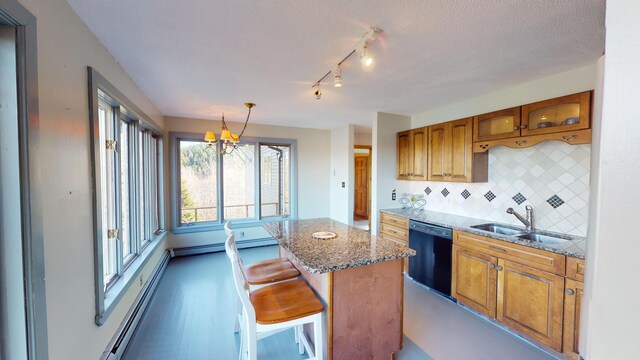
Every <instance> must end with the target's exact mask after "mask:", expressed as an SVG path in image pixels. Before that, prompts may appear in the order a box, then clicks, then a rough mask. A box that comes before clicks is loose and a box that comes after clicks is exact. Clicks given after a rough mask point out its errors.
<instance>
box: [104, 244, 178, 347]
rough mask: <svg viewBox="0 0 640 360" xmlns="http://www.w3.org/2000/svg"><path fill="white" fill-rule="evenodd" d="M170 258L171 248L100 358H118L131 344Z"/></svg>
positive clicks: (165, 253) (163, 256)
mask: <svg viewBox="0 0 640 360" xmlns="http://www.w3.org/2000/svg"><path fill="white" fill-rule="evenodd" d="M169 259H171V255H170V253H169V250H166V251H165V252H164V254H162V258H161V259H160V261H159V262H158V264H157V265H156V267H155V268H154V269H153V273H152V274H151V278H150V279H149V280H148V281H147V283H146V284H145V286H144V288H143V289H142V291H141V292H140V294H138V297H137V298H136V301H135V302H134V303H133V306H131V310H129V312H128V313H127V316H125V318H124V321H123V322H122V325H120V328H119V329H118V331H117V332H116V334H115V336H114V337H113V339H111V342H109V345H108V346H107V348H106V349H105V351H104V353H102V356H101V357H100V360H118V359H120V357H121V356H122V355H123V354H124V351H125V350H126V348H127V345H128V344H129V340H131V336H133V333H134V331H135V330H136V327H137V326H138V323H139V322H140V319H141V318H142V315H143V314H144V310H145V309H146V307H147V305H148V303H149V301H150V300H151V297H152V295H153V292H154V291H155V289H156V286H157V285H158V283H159V282H160V278H161V277H162V273H164V270H165V269H166V268H167V264H168V263H169Z"/></svg>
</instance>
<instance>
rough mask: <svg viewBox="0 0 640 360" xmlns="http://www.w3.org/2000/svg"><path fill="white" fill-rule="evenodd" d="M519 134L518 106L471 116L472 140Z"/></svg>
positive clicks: (505, 137) (508, 136)
mask: <svg viewBox="0 0 640 360" xmlns="http://www.w3.org/2000/svg"><path fill="white" fill-rule="evenodd" d="M518 136H520V107H519V106H518V107H514V108H511V109H504V110H499V111H494V112H490V113H487V114H482V115H477V116H474V117H473V141H489V140H499V139H509V138H513V137H518Z"/></svg>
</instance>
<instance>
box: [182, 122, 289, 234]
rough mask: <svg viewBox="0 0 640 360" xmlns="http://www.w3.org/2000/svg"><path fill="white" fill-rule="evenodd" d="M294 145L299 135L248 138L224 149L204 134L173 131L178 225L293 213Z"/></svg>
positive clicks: (196, 226) (206, 225)
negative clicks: (210, 142)
mask: <svg viewBox="0 0 640 360" xmlns="http://www.w3.org/2000/svg"><path fill="white" fill-rule="evenodd" d="M294 149H295V140H283V139H277V140H276V139H260V138H251V139H245V138H243V139H242V142H241V143H239V144H238V146H237V148H236V149H235V150H234V151H233V152H231V153H230V154H226V155H221V154H220V151H219V147H218V145H216V144H214V145H212V146H209V145H208V144H207V143H205V142H204V141H203V140H202V134H185V133H171V134H170V151H171V158H170V162H171V165H170V166H171V169H172V176H171V179H172V183H173V184H172V190H173V191H172V206H171V209H172V225H173V231H174V232H178V233H179V232H187V231H200V230H202V231H206V230H215V229H220V228H221V224H223V223H224V222H225V221H227V220H234V222H235V223H238V222H240V223H245V224H247V226H249V225H251V224H253V223H256V222H260V221H261V220H262V219H266V218H270V220H272V218H284V217H289V216H291V214H293V211H292V206H291V205H292V202H291V198H292V196H293V194H294V193H295V192H294V191H293V190H294V189H293V187H292V184H293V183H294V182H293V180H295V179H294V177H293V176H292V163H293V162H292V159H293V154H294ZM256 204H259V206H256Z"/></svg>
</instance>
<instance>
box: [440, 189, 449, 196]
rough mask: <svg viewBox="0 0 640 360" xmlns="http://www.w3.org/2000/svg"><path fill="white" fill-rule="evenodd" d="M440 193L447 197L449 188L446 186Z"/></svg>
mask: <svg viewBox="0 0 640 360" xmlns="http://www.w3.org/2000/svg"><path fill="white" fill-rule="evenodd" d="M440 193H442V196H444V197H447V196H448V195H449V190H447V188H444V189H442V191H441V192H440Z"/></svg>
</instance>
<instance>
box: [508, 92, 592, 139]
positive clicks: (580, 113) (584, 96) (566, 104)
mask: <svg viewBox="0 0 640 360" xmlns="http://www.w3.org/2000/svg"><path fill="white" fill-rule="evenodd" d="M590 119H591V92H590V91H587V92H583V93H579V94H573V95H567V96H563V97H559V98H555V99H551V100H545V101H540V102H537V103H533V104H527V105H524V106H522V130H521V135H522V136H528V135H541V134H550V133H557V132H565V131H574V130H582V129H588V128H589V126H590Z"/></svg>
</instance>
